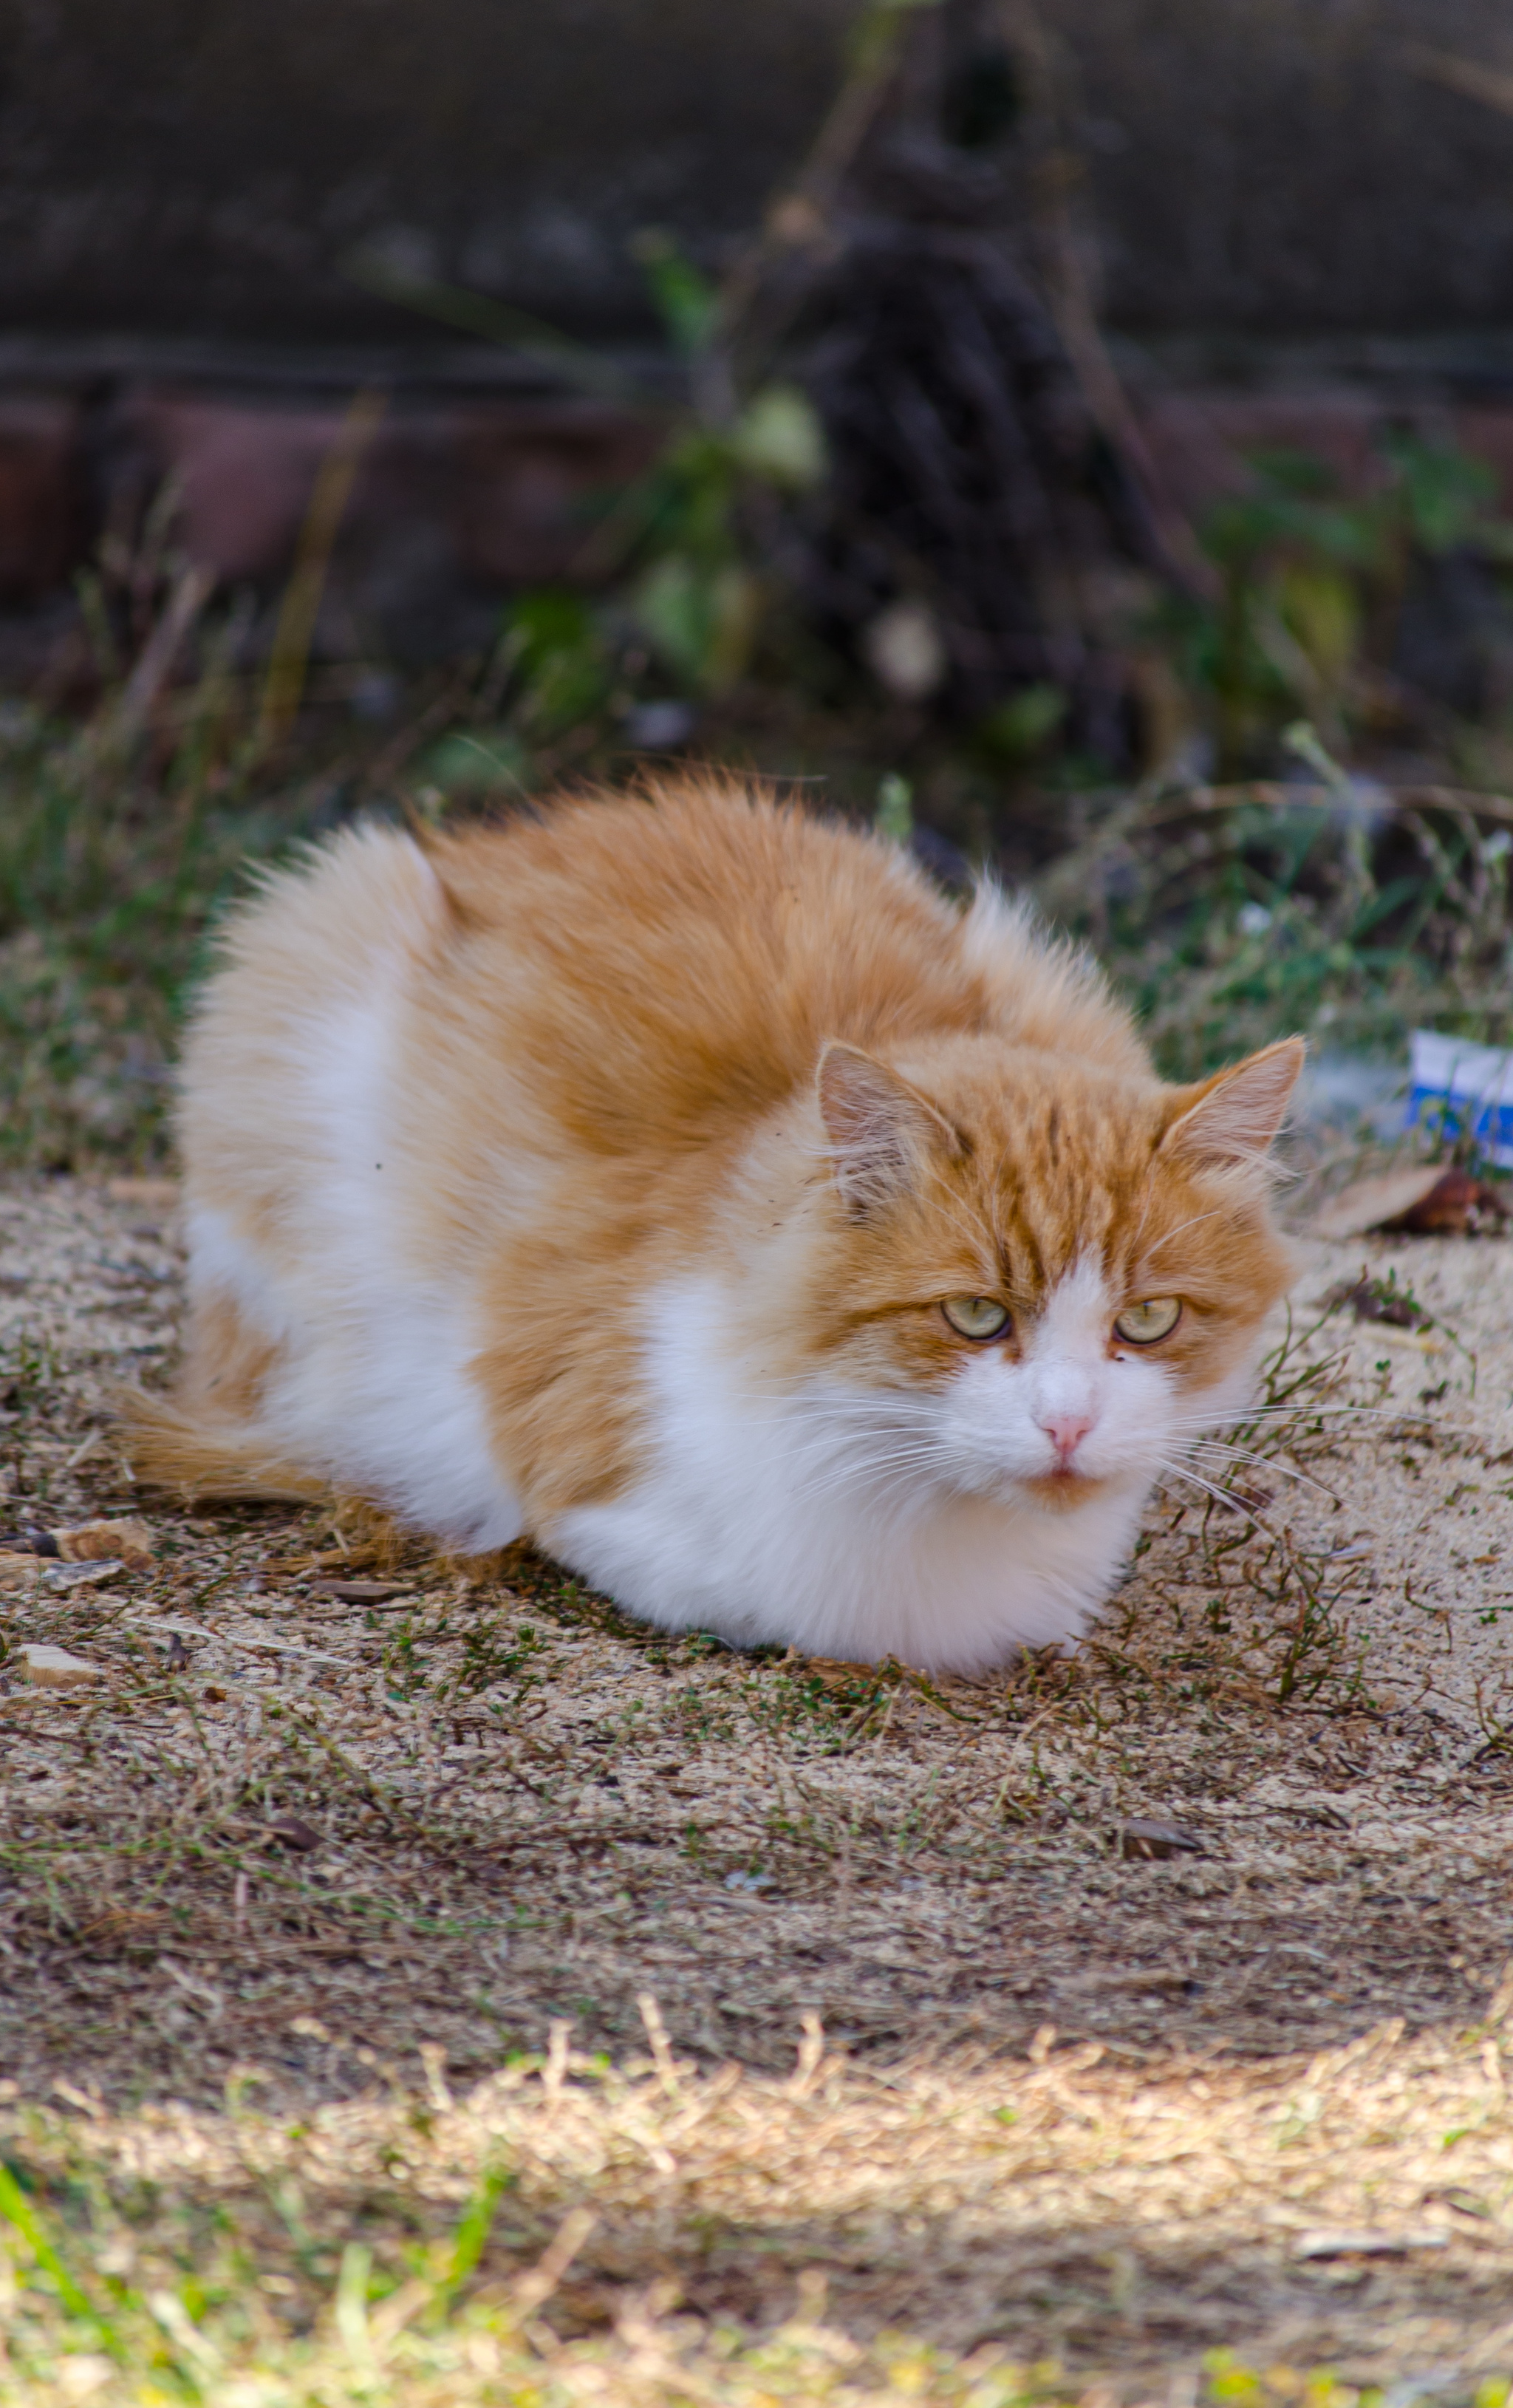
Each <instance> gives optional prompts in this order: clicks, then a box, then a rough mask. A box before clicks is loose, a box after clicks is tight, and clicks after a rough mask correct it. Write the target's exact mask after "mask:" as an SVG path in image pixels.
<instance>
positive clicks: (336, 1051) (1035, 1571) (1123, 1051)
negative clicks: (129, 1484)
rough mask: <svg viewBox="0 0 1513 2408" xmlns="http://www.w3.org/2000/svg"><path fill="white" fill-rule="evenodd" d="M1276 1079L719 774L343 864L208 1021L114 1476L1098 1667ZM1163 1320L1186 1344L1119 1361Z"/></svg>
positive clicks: (732, 1611)
mask: <svg viewBox="0 0 1513 2408" xmlns="http://www.w3.org/2000/svg"><path fill="white" fill-rule="evenodd" d="M1301 1055H1302V1048H1301V1046H1300V1045H1299V1044H1298V1043H1297V1042H1296V1041H1295V1040H1292V1041H1290V1042H1289V1043H1287V1044H1285V1045H1281V1046H1274V1047H1271V1048H1269V1049H1268V1050H1267V1051H1266V1052H1265V1053H1263V1054H1258V1055H1256V1056H1254V1057H1253V1058H1252V1059H1251V1061H1250V1062H1249V1063H1247V1064H1242V1065H1241V1066H1240V1067H1239V1068H1236V1069H1235V1070H1232V1071H1227V1072H1223V1073H1221V1074H1220V1076H1219V1077H1218V1078H1217V1079H1214V1080H1210V1081H1208V1082H1206V1083H1205V1084H1203V1085H1200V1086H1197V1087H1192V1088H1171V1087H1167V1086H1163V1084H1162V1083H1161V1082H1159V1081H1158V1080H1157V1078H1156V1077H1155V1075H1154V1072H1153V1071H1152V1069H1151V1067H1150V1063H1149V1057H1148V1055H1147V1054H1146V1052H1145V1050H1144V1048H1143V1047H1142V1045H1141V1044H1140V1042H1139V1040H1138V1039H1137V1037H1136V1036H1135V1032H1134V1029H1133V1028H1132V1026H1131V1025H1130V1022H1129V1019H1128V1017H1127V1015H1126V1014H1125V1013H1124V1011H1122V1010H1120V1008H1119V1007H1118V1006H1117V1005H1116V1004H1115V1003H1113V1002H1112V1001H1111V1000H1110V998H1109V997H1108V996H1107V994H1106V991H1105V989H1104V987H1103V984H1102V982H1101V981H1100V979H1099V977H1098V974H1097V972H1096V970H1095V969H1094V968H1092V966H1091V965H1090V964H1089V963H1088V962H1087V961H1086V960H1085V959H1083V958H1082V957H1081V956H1080V955H1078V954H1077V953H1073V952H1070V951H1068V950H1067V949H1065V948H1063V947H1059V946H1056V945H1052V944H1049V943H1048V942H1047V941H1046V940H1045V939H1043V938H1042V937H1040V936H1039V935H1037V934H1036V932H1035V929H1034V928H1033V926H1032V925H1030V923H1029V922H1028V921H1027V920H1026V918H1025V917H1024V916H1023V915H1022V913H1021V912H1020V911H1018V910H1014V909H1012V908H1010V907H1009V906H1007V905H1006V903H1005V902H1004V901H1003V899H1002V897H1001V896H998V895H997V894H996V893H995V892H994V891H993V890H992V888H988V887H985V888H983V889H982V890H981V891H980V892H979V893H978V896H977V899H976V901H975V902H974V904H973V906H972V908H971V909H970V910H968V911H966V912H965V913H964V914H963V913H960V912H958V911H957V910H954V909H953V908H952V907H951V906H950V905H949V904H948V903H946V902H945V901H944V900H942V898H941V897H940V896H938V895H937V894H935V891H934V890H933V889H932V888H931V887H930V885H929V884H928V883H927V882H926V881H925V880H924V879H923V878H922V877H921V875H920V874H919V873H918V872H917V871H916V870H915V869H914V868H913V867H911V866H910V864H909V863H908V862H907V860H906V858H905V857H904V856H903V855H902V854H901V853H898V852H896V851H895V850H893V849H892V848H891V847H889V846H886V845H884V844H882V843H880V842H878V841H877V840H875V839H870V838H867V837H864V836H858V835H855V834H853V833H850V832H848V831H846V830H843V829H840V828H837V827H834V826H826V825H822V824H817V823H816V822H815V821H813V820H811V819H809V818H807V817H806V816H805V815H804V814H802V813H801V812H799V811H796V810H787V809H782V808H779V807H778V806H776V805H775V804H774V803H773V802H771V801H770V800H769V799H767V798H766V797H765V796H762V795H761V794H758V793H752V792H749V791H745V790H740V789H737V788H735V787H733V786H730V785H725V784H721V783H720V782H719V781H715V780H713V779H711V778H708V777H703V778H692V779H690V780H687V781H678V782H673V783H669V784H667V785H665V786H664V787H662V788H660V789H659V790H657V791H655V792H653V793H651V794H649V796H644V797H641V798H637V799H634V800H592V801H586V802H579V803H573V804H566V805H564V806H562V807H560V808H558V809H557V810H554V811H552V812H551V813H550V815H549V816H547V817H546V818H544V819H543V820H540V821H538V822H523V821H522V822H521V823H520V824H516V825H512V826H509V827H507V828H506V829H503V830H492V831H487V832H478V833H472V834H467V835H463V836H458V837H448V838H443V839H439V840H437V841H435V842H434V843H428V844H426V845H424V846H423V847H422V845H421V844H420V843H418V842H416V841H415V840H413V839H410V838H409V837H407V836H402V835H397V834H394V833H393V832H390V831H387V830H378V829H366V830H363V831H359V832H354V833H350V834H347V835H344V836H342V837H340V838H338V839H336V840H335V842H334V843H332V844H330V845H329V846H327V847H326V848H324V849H323V850H322V851H321V852H320V853H316V854H314V855H313V856H311V858H310V859H309V860H308V861H307V863H306V864H305V865H304V866H303V867H299V868H296V869H294V870H292V871H289V872H286V873H283V874H281V875H278V876H277V877H274V878H272V879H270V880H268V881H267V882H265V883H264V886H263V888H262V890H261V892H260V893H259V895H258V896H257V897H256V898H255V899H254V900H253V901H252V902H251V903H250V905H249V906H248V907H247V908H246V909H245V910H242V911H241V913H240V914H239V915H238V916H237V917H236V918H235V919H234V920H233V922H232V924H231V926H230V929H229V932H228V934H227V937H226V939H225V944H224V949H223V959H222V964H221V968H220V969H219V971H218V972H217V974H216V976H215V977H214V978H213V979H212V981H211V982H210V984H209V986H208V988H207V992H206V995H205V997H204V1000H203V1002H202V1005H201V1008H200V1011H199V1015H198V1018H197V1020H196V1022H195V1024H194V1026H193V1030H192V1033H191V1036H190V1039H189V1044H188V1049H187V1053H186V1057H185V1062H184V1069H183V1083H182V1110H181V1122H180V1133H181V1142H182V1150H183V1158H184V1167H185V1180H186V1192H187V1208H188V1228H189V1243H190V1264H191V1269H190V1285H191V1321H190V1328H189V1334H188V1345H187V1354H186V1365H185V1369H184V1373H183V1378H182V1383H181V1385H180V1387H179V1390H178V1394H177V1396H176V1397H175V1398H173V1399H171V1400H158V1401H155V1402H153V1403H151V1404H150V1405H149V1404H146V1403H144V1406H143V1408H142V1409H141V1410H140V1412H139V1415H138V1426H137V1429H136V1445H135V1459H136V1467H137V1470H138V1473H139V1476H142V1477H145V1478H149V1479H155V1480H157V1481H159V1482H162V1483H164V1484H173V1485H176V1486H180V1487H187V1488H189V1489H192V1490H195V1491H197V1492H198V1493H200V1494H202V1495H203V1494H210V1493H220V1494H226V1493H231V1494H234V1495H261V1494H268V1493H275V1494H293V1495H301V1494H307V1493H309V1492H310V1490H311V1489H312V1487H319V1486H320V1485H321V1484H330V1485H335V1486H338V1487H341V1488H344V1489H347V1490H350V1491H355V1492H358V1493H361V1494H364V1495H365V1496H368V1497H370V1498H374V1499H375V1500H377V1501H378V1502H380V1503H382V1504H384V1505H386V1506H388V1507H389V1508H391V1509H392V1510H393V1512H395V1513H397V1514H398V1515H399V1516H400V1517H402V1518H403V1519H404V1520H405V1521H407V1522H408V1523H410V1524H412V1525H414V1526H416V1527H419V1528H421V1529H424V1530H426V1531H429V1532H432V1533H434V1534H435V1536H436V1537H437V1538H439V1539H442V1540H444V1541H449V1542H450V1543H452V1544H454V1545H456V1546H458V1547H461V1548H464V1549H477V1550H481V1549H486V1548H492V1547H497V1546H500V1545H503V1544H505V1543H507V1541H512V1540H514V1539H516V1538H518V1537H520V1536H521V1535H524V1534H528V1535H529V1536H530V1537H532V1538H534V1539H535V1540H537V1541H539V1542H540V1543H541V1544H542V1545H543V1546H545V1547H547V1548H548V1549H550V1551H551V1552H552V1553H554V1554H555V1555H558V1556H560V1557H561V1558H562V1559H563V1560H564V1562H566V1563H567V1564H569V1565H571V1566H572V1567H573V1568H574V1569H575V1570H578V1571H579V1572H581V1573H582V1574H583V1575H584V1576H585V1577H586V1578H588V1579H589V1580H591V1581H592V1582H593V1583H595V1584H597V1585H599V1586H601V1587H603V1588H606V1589H607V1590H609V1591H610V1592H611V1593H612V1594H613V1595H614V1596H615V1597H617V1598H619V1599H620V1601H621V1604H623V1605H624V1606H626V1607H628V1608H630V1609H631V1610H632V1611H634V1612H635V1613H639V1614H642V1615H644V1616H646V1617H647V1618H648V1619H649V1620H651V1621H653V1622H657V1623H660V1624H663V1625H665V1626H667V1627H674V1628H676V1627H686V1626H689V1625H694V1626H699V1627H706V1628H709V1629H713V1630H716V1631H719V1632H721V1633H722V1634H723V1635H725V1636H726V1637H727V1638H729V1639H732V1640H734V1641H744V1642H756V1641H785V1642H790V1643H792V1644H795V1645H797V1646H799V1647H801V1648H803V1649H806V1650H808V1651H811V1652H815V1653H820V1654H824V1655H830V1656H850V1657H856V1658H877V1657H879V1656H885V1655H896V1656H900V1657H902V1658H904V1659H905V1660H906V1661H908V1662H912V1663H915V1664H921V1665H925V1666H932V1667H935V1668H940V1669H949V1668H955V1669H962V1670H967V1669H972V1668H977V1667H981V1666H985V1665H988V1664H991V1663H993V1662H995V1661H1001V1660H1002V1659H1003V1658H1005V1657H1006V1656H1008V1655H1010V1654H1011V1653H1012V1652H1013V1651H1014V1650H1015V1649H1016V1648H1017V1647H1019V1646H1021V1645H1025V1644H1031V1645H1035V1644H1040V1643H1042V1642H1045V1641H1052V1640H1056V1641H1072V1640H1075V1639H1076V1638H1077V1637H1078V1634H1079V1633H1080V1632H1081V1631H1082V1630H1083V1628H1084V1627H1085V1626H1086V1623H1087V1621H1088V1618H1089V1616H1090V1615H1091V1614H1092V1613H1093V1612H1094V1610H1095V1609H1096V1607H1097V1606H1098V1604H1099V1603H1100V1601H1101V1600H1102V1598H1104V1597H1105V1596H1106V1593H1107V1591H1108V1588H1109V1585H1110V1584H1111V1582H1112V1581H1113V1580H1114V1578H1115V1577H1116V1575H1117V1573H1118V1571H1119V1569H1120V1564H1121V1562H1122V1560H1123V1558H1124V1556H1125V1555H1126V1553H1127V1550H1128V1548H1129V1546H1130V1543H1131V1541H1132V1539H1133V1537H1134V1534H1135V1527H1136V1524H1137V1522H1138V1518H1139V1514H1140V1510H1141V1507H1142V1504H1143V1502H1144V1500H1145V1498H1146V1497H1147V1495H1148V1494H1149V1489H1150V1487H1151V1484H1152V1483H1153V1482H1154V1480H1155V1479H1156V1478H1157V1477H1158V1475H1159V1473H1160V1471H1161V1470H1162V1469H1163V1466H1166V1465H1169V1464H1171V1463H1172V1462H1173V1461H1174V1460H1175V1459H1177V1458H1179V1457H1180V1455H1182V1453H1183V1452H1184V1450H1185V1448H1186V1447H1187V1445H1188V1444H1189V1443H1191V1441H1192V1440H1193V1439H1194V1438H1195V1437H1196V1436H1197V1434H1198V1432H1199V1431H1200V1429H1202V1428H1203V1427H1205V1426H1211V1425H1212V1424H1213V1423H1215V1422H1219V1421H1222V1420H1223V1419H1225V1418H1226V1417H1228V1416H1231V1415H1233V1413H1234V1412H1235V1411H1236V1410H1237V1409H1238V1408H1239V1407H1240V1405H1241V1404H1242V1403H1243V1401H1244V1399H1245V1397H1246V1394H1247V1389H1248V1383H1249V1376H1250V1369H1251V1364H1252V1361H1253V1355H1254V1348H1255V1341H1256V1335H1257V1331H1258V1327H1259V1324H1260V1322H1261V1319H1262V1317H1263V1314H1264V1312H1266V1310H1267V1308H1268V1307H1269V1306H1270V1305H1271V1304H1272V1302H1273V1301H1274V1300H1275V1298H1276V1297H1277V1296H1278V1295H1279V1294H1280V1293H1281V1291H1282V1290H1283V1288H1284V1287H1285V1285H1286V1283H1287V1282H1288V1278H1289V1264H1288V1260H1287V1257H1286V1254H1285V1252H1284V1250H1283V1248H1282V1246H1281V1244H1280V1242H1279V1240H1277V1236H1276V1235H1275V1233H1274V1231H1273V1229H1272V1227H1271V1225H1270V1222H1269V1219H1268V1211H1267V1191H1266V1177H1265V1169H1264V1163H1263V1156H1264V1153H1265V1149H1266V1147H1267V1145H1268V1144H1269V1142H1270V1140H1271V1139H1272V1137H1273V1136H1274V1134H1275V1132H1276V1130H1277V1125H1278V1124H1279V1122H1280V1120H1281V1117H1282V1114H1283V1111H1284V1109H1285V1106H1286V1103H1287V1098H1288V1094H1289V1091H1290V1089H1291V1086H1292V1080H1293V1078H1294V1077H1295V1075H1296V1071H1297V1068H1298V1067H1299V1063H1300V1061H1301ZM961 1297H971V1298H985V1299H988V1300H990V1302H992V1301H996V1302H997V1303H998V1304H1000V1305H1001V1306H1002V1307H1004V1308H1006V1310H1007V1312H1008V1314H1009V1316H1010V1317H1009V1319H1008V1321H1007V1323H1006V1326H1005V1328H1004V1330H1003V1331H1002V1333H1001V1334H1000V1335H998V1336H996V1337H994V1338H992V1339H991V1340H980V1339H970V1338H964V1337H963V1336H962V1335H960V1334H959V1333H958V1331H957V1329H956V1328H954V1327H953V1326H951V1324H950V1322H949V1320H948V1318H947V1315H946V1312H945V1311H944V1310H943V1307H944V1305H945V1303H946V1302H947V1301H948V1300H949V1299H952V1298H961ZM1149 1297H1160V1298H1172V1299H1178V1300H1180V1304H1181V1314H1180V1318H1179V1320H1178V1323H1177V1326H1176V1327H1175V1328H1174V1329H1173V1330H1172V1331H1171V1332H1170V1334H1169V1335H1167V1336H1165V1337H1163V1338H1161V1339H1160V1340H1158V1341H1156V1342H1154V1343H1150V1344H1145V1345H1140V1344H1135V1343H1130V1342H1127V1341H1126V1340H1124V1339H1122V1338H1121V1337H1120V1335H1119V1334H1118V1333H1117V1331H1116V1329H1115V1326H1114V1324H1115V1320H1116V1317H1117V1316H1119V1315H1120V1313H1121V1312H1126V1311H1127V1309H1128V1308H1129V1307H1130V1306H1131V1305H1132V1304H1135V1303H1139V1302H1140V1301H1141V1300H1143V1299H1146V1298H1149Z"/></svg>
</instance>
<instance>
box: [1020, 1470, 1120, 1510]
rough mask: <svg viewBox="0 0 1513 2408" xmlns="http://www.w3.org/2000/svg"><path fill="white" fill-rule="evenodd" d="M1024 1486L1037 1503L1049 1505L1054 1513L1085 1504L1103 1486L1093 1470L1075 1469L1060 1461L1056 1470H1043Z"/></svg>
mask: <svg viewBox="0 0 1513 2408" xmlns="http://www.w3.org/2000/svg"><path fill="white" fill-rule="evenodd" d="M1024 1486H1025V1487H1026V1488H1027V1489H1028V1491H1029V1493H1030V1495H1031V1496H1032V1497H1033V1498H1035V1503H1036V1504H1037V1505H1049V1508H1050V1510H1051V1512H1053V1513H1065V1512H1070V1511H1071V1510H1072V1509H1073V1507H1075V1506H1078V1505H1085V1504H1086V1503H1087V1501H1088V1498H1090V1497H1092V1495H1093V1494H1094V1493H1095V1491H1096V1490H1098V1489H1100V1488H1101V1487H1102V1486H1103V1482H1102V1481H1101V1480H1098V1479H1095V1478H1094V1477H1093V1475H1092V1473H1091V1472H1086V1471H1075V1470H1074V1469H1072V1467H1071V1465H1070V1464H1065V1463H1059V1464H1058V1465H1057V1466H1056V1469H1055V1470H1054V1471H1042V1472H1039V1473H1037V1474H1036V1476H1035V1479H1033V1480H1027V1481H1025V1483H1024Z"/></svg>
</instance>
